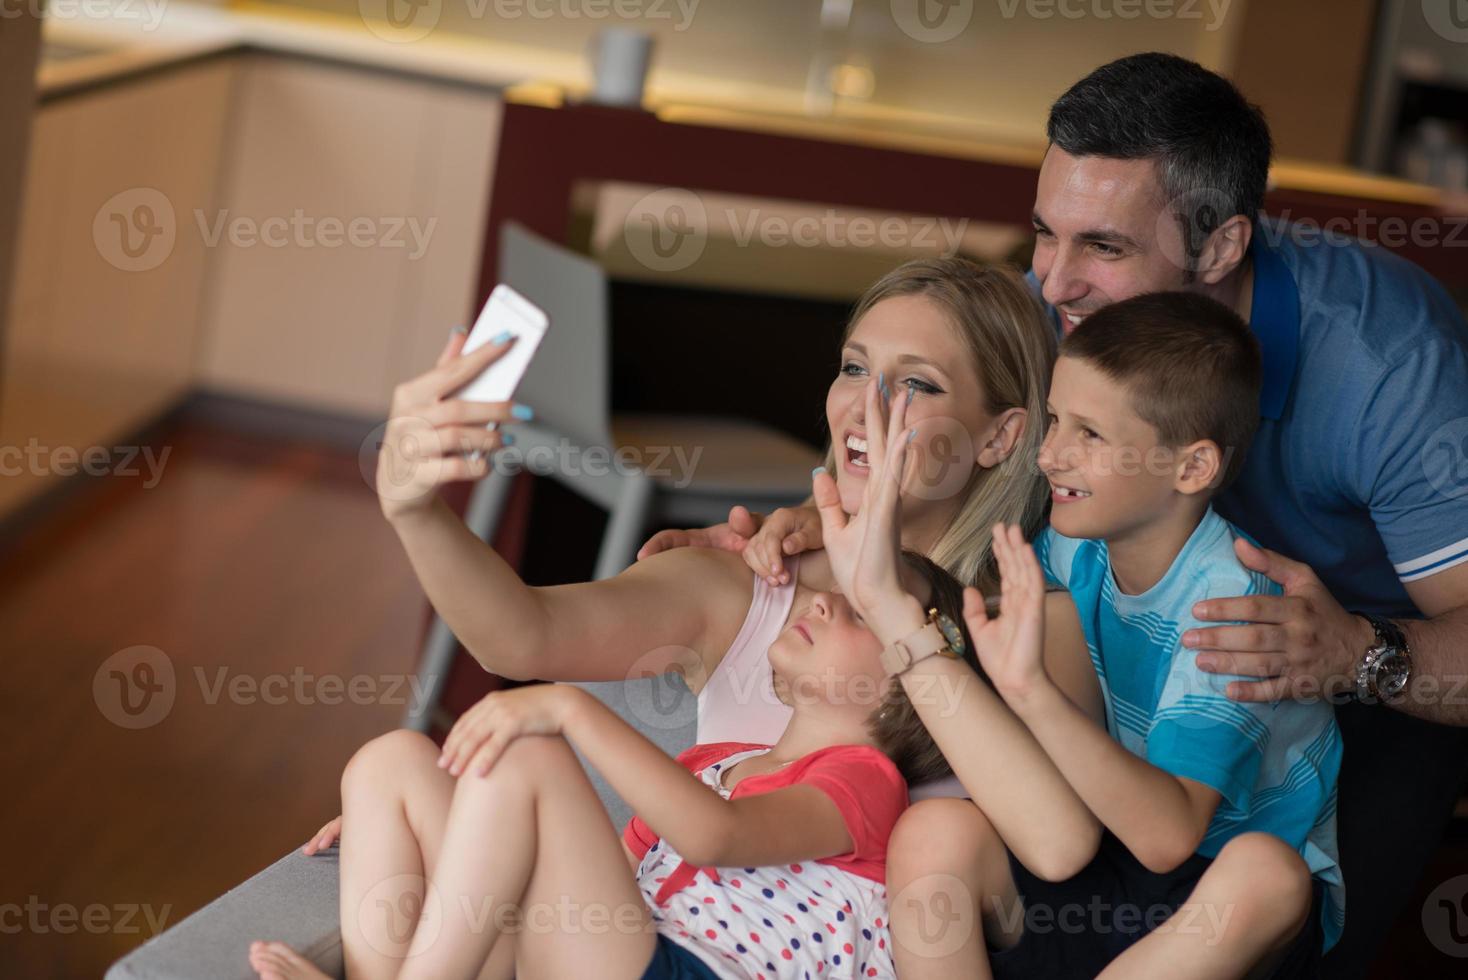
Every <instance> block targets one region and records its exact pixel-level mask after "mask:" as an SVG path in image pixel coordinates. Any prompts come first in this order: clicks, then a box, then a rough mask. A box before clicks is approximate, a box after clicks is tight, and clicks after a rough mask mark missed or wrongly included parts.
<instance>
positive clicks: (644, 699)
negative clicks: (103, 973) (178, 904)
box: [107, 674, 696, 980]
mask: <svg viewBox="0 0 1468 980" xmlns="http://www.w3.org/2000/svg"><path fill="white" fill-rule="evenodd" d="M582 686H583V687H585V688H587V689H588V690H590V691H592V692H593V693H594V694H596V696H597V697H599V698H600V699H601V700H602V701H603V702H605V703H606V704H608V705H609V706H610V707H612V709H613V710H615V711H616V712H617V713H618V714H619V715H621V716H622V717H623V718H624V719H626V720H627V721H628V722H629V723H631V724H632V725H633V726H634V727H636V728H637V729H638V730H639V731H641V732H643V733H644V734H645V735H647V736H648V738H650V739H652V740H653V741H654V742H656V743H657V744H658V745H659V746H660V747H662V749H663V750H664V751H666V752H667V753H668V754H669V755H676V754H677V753H678V752H681V751H682V750H683V749H685V748H687V747H688V746H690V745H692V744H693V739H694V724H695V708H696V699H695V698H694V696H693V695H692V693H690V692H689V690H688V688H687V687H686V686H685V685H684V684H683V682H682V680H681V678H679V677H678V676H677V675H671V674H670V675H667V676H666V677H663V678H655V679H652V680H639V681H626V682H621V681H617V682H608V683H604V684H585V685H582ZM588 772H589V774H590V775H591V779H592V782H593V784H594V785H595V786H596V790H597V793H598V794H600V796H601V799H602V803H603V805H605V806H606V808H607V814H608V815H609V816H610V817H611V819H612V821H613V823H614V824H615V825H616V826H617V827H618V828H619V829H620V828H621V827H622V825H623V824H625V823H626V821H627V819H628V818H629V817H630V816H631V813H630V811H629V810H628V807H627V805H626V804H625V803H623V802H622V800H621V798H620V797H618V796H617V794H616V793H615V792H613V791H612V789H611V787H609V786H608V785H607V784H606V783H605V782H604V781H603V780H602V778H601V776H600V775H599V774H598V773H596V772H595V770H591V769H589V768H588ZM299 830H300V836H301V841H302V843H305V840H306V838H307V837H308V836H309V835H310V834H311V833H312V832H313V831H315V830H316V828H315V827H301V828H299ZM267 938H268V939H278V940H280V941H282V942H285V943H289V944H290V945H291V946H292V947H294V948H295V949H297V950H299V951H301V952H302V953H303V954H305V955H306V956H308V957H309V958H310V959H311V961H312V962H314V963H315V964H316V965H317V966H318V967H320V968H321V969H322V970H324V971H325V972H326V973H327V974H329V975H331V976H340V975H341V969H342V952H341V931H340V929H339V928H338V918H337V852H336V849H335V848H332V849H331V850H329V851H326V852H324V853H322V854H318V855H316V856H314V857H306V856H305V855H304V854H302V853H301V852H300V851H299V850H295V851H292V852H291V853H289V854H287V855H286V856H285V857H283V858H281V859H280V860H279V861H277V862H275V863H274V864H272V865H271V866H270V867H268V868H266V869H265V870H263V871H261V872H260V873H259V874H257V875H255V876H254V877H253V878H251V879H250V880H248V881H246V882H244V883H243V884H241V885H238V886H236V887H235V888H232V889H230V890H229V891H228V892H225V893H224V894H223V895H221V896H220V897H219V898H216V899H215V900H214V901H212V902H210V903H209V904H208V905H206V906H204V907H203V908H202V909H200V910H199V911H197V912H195V913H194V914H193V915H191V916H189V917H188V918H186V919H184V920H183V921H181V922H179V923H178V924H177V925H175V926H173V927H172V928H171V929H169V930H167V931H166V932H163V933H160V934H159V935H157V936H155V937H153V938H152V939H150V940H149V941H148V942H146V943H144V944H143V945H142V946H139V947H138V948H137V949H135V950H133V951H132V952H131V953H129V954H128V955H127V956H125V957H123V958H122V959H120V960H118V961H117V962H116V963H114V964H113V965H112V968H111V969H110V970H108V971H107V980H251V978H253V977H254V976H255V974H254V971H252V970H251V969H250V964H249V962H248V960H247V959H246V953H247V951H248V949H249V945H250V943H251V942H252V941H253V940H256V939H267Z"/></svg>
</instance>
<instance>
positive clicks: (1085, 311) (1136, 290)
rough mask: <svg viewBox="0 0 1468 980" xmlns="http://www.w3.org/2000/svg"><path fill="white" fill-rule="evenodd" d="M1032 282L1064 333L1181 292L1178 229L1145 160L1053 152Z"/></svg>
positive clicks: (1041, 194) (1046, 169)
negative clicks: (1104, 314) (1144, 299)
mask: <svg viewBox="0 0 1468 980" xmlns="http://www.w3.org/2000/svg"><path fill="white" fill-rule="evenodd" d="M1034 221H1035V234H1036V238H1035V260H1034V267H1035V275H1036V276H1037V277H1038V278H1039V280H1040V284H1041V287H1042V293H1043V294H1044V297H1045V301H1046V302H1048V303H1049V304H1050V305H1051V306H1054V307H1055V308H1056V309H1058V310H1059V311H1060V315H1061V326H1062V328H1063V329H1064V331H1065V332H1066V333H1070V332H1071V331H1072V330H1074V329H1075V328H1076V326H1077V325H1079V323H1080V322H1081V320H1082V319H1084V318H1085V317H1086V316H1088V315H1089V314H1091V313H1094V312H1096V311H1097V310H1099V309H1101V308H1102V307H1103V306H1107V305H1109V304H1111V303H1115V302H1118V301H1120V300H1124V299H1129V298H1130V297H1132V296H1138V295H1140V294H1142V293H1151V292H1159V291H1162V290H1174V289H1182V288H1184V286H1185V284H1186V274H1185V270H1184V269H1183V266H1182V263H1181V261H1180V257H1181V256H1182V255H1183V254H1184V253H1183V247H1182V246H1183V239H1182V228H1181V226H1180V225H1179V223H1178V221H1177V219H1176V218H1175V217H1174V216H1173V215H1172V213H1171V209H1170V208H1168V207H1167V201H1165V200H1164V199H1163V192H1162V188H1161V186H1160V185H1159V184H1158V181H1157V172H1156V167H1155V166H1154V165H1153V163H1152V161H1150V160H1114V159H1111V158H1109V157H1097V156H1085V157H1073V156H1071V155H1070V154H1069V153H1066V152H1065V151H1064V150H1062V149H1061V148H1060V147H1058V146H1054V145H1052V146H1051V147H1050V151H1049V152H1048V153H1046V154H1045V161H1044V163H1042V164H1041V165H1040V182H1039V186H1038V187H1037V188H1036V191H1035V214H1034Z"/></svg>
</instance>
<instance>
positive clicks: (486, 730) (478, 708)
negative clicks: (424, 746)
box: [438, 684, 854, 867]
mask: <svg viewBox="0 0 1468 980" xmlns="http://www.w3.org/2000/svg"><path fill="white" fill-rule="evenodd" d="M530 735H562V736H564V737H565V738H566V740H567V741H569V742H570V743H571V744H572V745H573V746H575V747H576V749H577V750H578V751H579V752H580V753H581V754H582V755H583V756H585V757H586V759H587V761H589V762H590V763H591V764H592V765H593V766H595V767H596V769H597V770H598V771H599V772H600V773H601V774H602V776H603V777H604V778H605V779H606V781H607V782H608V783H610V784H611V786H612V788H613V789H615V790H616V791H617V793H618V794H619V795H620V796H621V797H622V799H623V800H625V801H626V802H627V804H628V805H629V806H630V807H631V808H632V810H633V812H634V813H636V814H637V815H638V816H640V817H642V819H643V820H644V821H646V823H647V824H648V826H650V827H651V828H652V829H653V830H655V831H657V833H658V835H659V836H661V837H663V838H665V839H666V840H667V841H668V842H669V843H670V844H672V845H673V847H674V848H675V849H676V850H677V851H678V853H679V854H681V855H683V857H684V858H685V859H687V860H688V861H691V862H692V863H694V864H696V865H699V866H700V867H708V866H714V865H719V866H725V867H728V866H751V867H752V866H756V865H769V864H789V863H790V862H792V861H814V860H816V859H818V858H823V857H831V856H833V855H836V854H845V853H847V852H849V851H850V850H851V849H852V848H853V846H854V845H853V843H852V840H851V835H850V833H849V832H848V831H847V829H846V823H845V820H844V819H843V818H842V816H841V812H840V810H839V809H838V808H837V806H836V804H835V803H834V802H833V801H832V800H831V798H830V797H828V796H826V795H825V793H823V792H822V791H821V790H819V789H816V788H815V787H813V786H792V787H788V788H786V789H781V790H776V791H774V792H772V793H767V794H761V795H756V796H750V797H742V798H740V799H738V800H734V801H729V800H725V799H724V798H723V797H722V796H720V795H719V794H718V793H717V792H715V791H714V790H713V789H711V788H710V787H708V786H705V785H704V784H703V783H702V782H700V781H699V779H698V777H696V776H694V775H693V773H691V772H689V771H688V770H687V769H686V768H685V767H684V766H683V764H682V763H680V762H678V761H677V760H675V759H671V758H669V757H668V755H667V754H666V753H664V752H663V750H662V749H660V748H658V747H657V746H656V745H654V744H653V743H652V742H650V741H648V740H647V738H645V737H644V736H643V735H642V734H641V733H639V732H638V731H636V730H635V729H634V728H632V726H630V725H628V724H627V723H626V722H625V721H623V720H622V719H621V718H618V717H617V716H616V714H614V713H613V712H612V711H611V710H610V709H609V708H607V706H606V705H604V704H602V703H601V702H600V701H598V700H597V699H596V698H595V697H593V696H592V695H590V694H588V693H587V692H585V691H583V690H581V689H580V688H577V687H571V686H569V685H566V684H537V685H534V686H532V687H522V688H517V689H515V690H512V691H496V692H494V693H493V694H490V695H488V696H487V697H485V698H483V699H482V700H480V701H479V703H477V704H475V705H474V706H473V707H472V708H470V709H469V710H468V711H466V712H464V714H463V715H462V716H460V718H459V720H458V721H457V722H455V723H454V728H453V730H452V731H450V732H449V735H448V738H447V739H445V740H444V747H443V755H442V756H441V757H440V758H439V760H438V764H439V766H440V767H442V768H445V769H447V770H448V771H449V772H450V773H451V774H452V775H455V776H461V777H462V778H465V779H472V778H475V777H477V776H483V775H485V774H486V773H488V772H489V770H490V769H491V768H492V767H493V766H494V764H495V761H496V760H497V759H498V758H499V756H500V754H501V753H502V752H503V751H504V749H505V746H507V745H509V744H510V742H512V741H514V740H515V739H517V738H522V737H525V736H530ZM630 859H631V855H630V854H629V860H630ZM634 866H635V862H634Z"/></svg>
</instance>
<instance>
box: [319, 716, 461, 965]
mask: <svg viewBox="0 0 1468 980" xmlns="http://www.w3.org/2000/svg"><path fill="white" fill-rule="evenodd" d="M438 752H439V750H438V747H437V746H436V745H434V744H433V741H432V740H431V739H429V738H428V737H427V736H426V735H423V734H420V733H418V732H411V731H395V732H389V733H387V734H386V735H383V736H381V737H379V738H375V739H373V740H372V741H371V742H368V743H367V744H366V745H364V746H363V747H362V748H361V749H359V750H357V754H356V755H354V756H352V760H351V761H350V762H348V763H347V767H346V769H345V770H343V772H342V782H341V792H342V839H341V854H340V863H341V931H342V958H343V960H344V962H345V964H346V973H347V976H348V977H350V978H351V980H388V978H391V977H393V976H396V975H397V972H398V970H399V968H400V967H401V965H402V959H403V957H404V956H405V955H406V954H407V952H408V944H409V943H410V942H411V941H412V939H413V932H414V929H415V928H416V926H417V923H418V913H419V910H420V909H421V908H422V906H423V896H424V893H425V888H424V885H425V882H426V880H427V879H428V878H429V877H430V876H431V875H432V874H433V870H434V868H435V867H436V866H437V864H438V858H439V853H440V850H441V846H442V842H443V833H444V826H445V824H446V823H447V820H448V813H449V803H450V800H452V798H453V792H454V778H453V777H452V776H450V775H449V774H448V773H447V772H445V771H443V770H442V769H439V768H438V766H437V764H436V763H437V760H438Z"/></svg>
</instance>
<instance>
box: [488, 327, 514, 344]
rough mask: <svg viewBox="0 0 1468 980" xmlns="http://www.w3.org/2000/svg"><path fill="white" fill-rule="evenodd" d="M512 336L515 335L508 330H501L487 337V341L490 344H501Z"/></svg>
mask: <svg viewBox="0 0 1468 980" xmlns="http://www.w3.org/2000/svg"><path fill="white" fill-rule="evenodd" d="M513 336H515V335H514V334H512V333H510V331H508V330H501V331H500V332H499V333H497V334H495V335H494V336H493V337H491V338H489V342H490V343H491V344H503V343H504V342H505V341H507V340H509V339H510V338H511V337H513Z"/></svg>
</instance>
